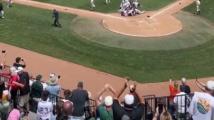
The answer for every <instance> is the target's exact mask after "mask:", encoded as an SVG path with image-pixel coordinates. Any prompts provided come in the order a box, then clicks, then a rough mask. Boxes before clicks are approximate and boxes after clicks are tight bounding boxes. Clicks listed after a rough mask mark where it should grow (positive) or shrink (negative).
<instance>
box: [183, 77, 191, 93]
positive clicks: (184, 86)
mask: <svg viewBox="0 0 214 120" xmlns="http://www.w3.org/2000/svg"><path fill="white" fill-rule="evenodd" d="M180 89H183V90H184V92H185V93H186V94H190V93H191V89H190V87H189V85H187V84H186V78H181V85H180Z"/></svg>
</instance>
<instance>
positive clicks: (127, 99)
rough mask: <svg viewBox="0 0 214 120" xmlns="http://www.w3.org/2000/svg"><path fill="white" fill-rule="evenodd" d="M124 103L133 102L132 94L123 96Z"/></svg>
mask: <svg viewBox="0 0 214 120" xmlns="http://www.w3.org/2000/svg"><path fill="white" fill-rule="evenodd" d="M124 101H125V104H127V105H132V104H133V103H134V96H133V95H132V94H126V95H125V97H124Z"/></svg>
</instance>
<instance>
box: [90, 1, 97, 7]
mask: <svg viewBox="0 0 214 120" xmlns="http://www.w3.org/2000/svg"><path fill="white" fill-rule="evenodd" d="M90 3H91V8H95V7H96V6H95V4H94V0H90Z"/></svg>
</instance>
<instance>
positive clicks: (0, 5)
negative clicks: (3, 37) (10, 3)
mask: <svg viewBox="0 0 214 120" xmlns="http://www.w3.org/2000/svg"><path fill="white" fill-rule="evenodd" d="M0 18H4V8H3V3H2V1H0Z"/></svg>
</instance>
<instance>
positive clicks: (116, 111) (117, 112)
mask: <svg viewBox="0 0 214 120" xmlns="http://www.w3.org/2000/svg"><path fill="white" fill-rule="evenodd" d="M112 108H113V115H114V120H121V118H122V117H123V115H127V116H129V118H130V119H131V120H141V118H142V117H143V114H144V105H143V104H138V105H137V106H135V107H133V108H132V109H126V108H125V107H122V106H121V105H120V103H119V101H118V100H116V99H115V100H114V102H113V106H112Z"/></svg>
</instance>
